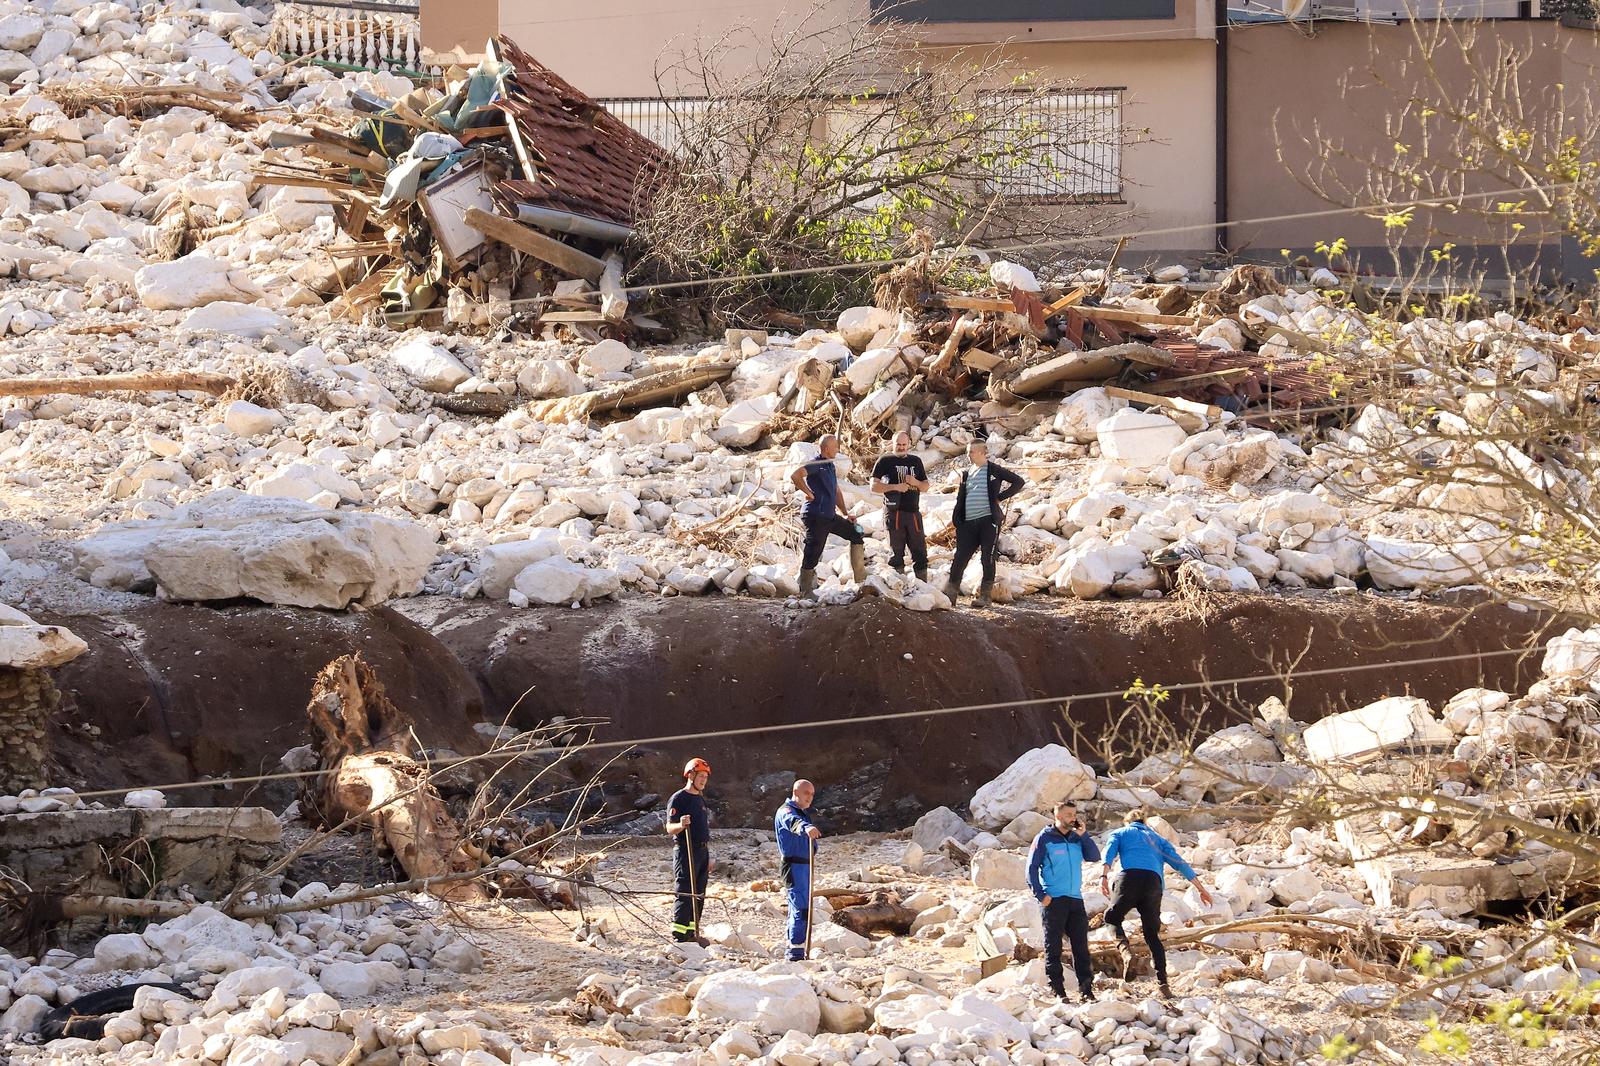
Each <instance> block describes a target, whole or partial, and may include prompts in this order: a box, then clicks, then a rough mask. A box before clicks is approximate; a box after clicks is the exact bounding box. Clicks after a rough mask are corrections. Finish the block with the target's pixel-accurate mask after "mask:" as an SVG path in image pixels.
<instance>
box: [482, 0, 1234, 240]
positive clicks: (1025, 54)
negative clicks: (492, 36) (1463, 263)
mask: <svg viewBox="0 0 1600 1066" xmlns="http://www.w3.org/2000/svg"><path fill="white" fill-rule="evenodd" d="M797 6H799V5H795V4H794V3H793V0H749V2H742V3H741V2H738V0H725V4H724V5H720V6H718V8H717V9H716V10H709V11H708V10H695V9H693V7H692V5H687V4H681V5H680V4H678V3H675V2H673V0H652V2H645V0H587V2H584V3H579V2H576V0H538V2H537V3H536V2H534V0H500V27H501V32H503V33H505V34H507V35H508V36H510V37H511V38H512V39H513V40H515V41H516V42H517V43H518V44H519V45H521V46H522V47H523V48H525V49H527V50H528V51H529V52H531V53H532V54H533V55H535V56H537V57H538V58H539V60H540V61H541V62H543V63H546V64H548V65H549V66H551V67H552V68H553V69H554V70H555V71H556V72H557V73H558V74H560V75H561V76H562V77H564V78H566V79H568V80H569V81H571V82H572V83H573V84H574V85H576V86H577V87H578V88H580V89H582V90H583V91H584V92H586V93H588V94H589V95H591V96H595V97H599V98H618V97H624V98H625V97H651V96H656V95H657V94H658V92H660V91H663V89H664V91H666V92H667V93H668V94H675V95H685V96H692V95H700V94H699V93H697V92H696V87H695V86H694V85H693V84H692V83H688V82H684V81H683V80H681V79H675V78H673V77H671V76H670V74H671V72H670V71H669V72H668V76H666V77H665V78H664V79H663V81H662V82H660V83H658V80H657V72H658V69H661V68H669V67H670V66H671V63H672V59H673V58H674V57H675V56H679V55H682V54H683V53H684V52H685V51H686V50H689V49H693V48H694V47H695V46H696V45H697V44H704V43H714V42H719V41H723V40H727V41H728V42H730V45H729V47H726V48H724V49H723V50H722V51H721V54H720V59H721V62H720V64H719V67H720V69H721V70H723V71H724V72H727V73H730V74H737V73H739V72H740V71H748V70H749V69H750V68H751V67H752V66H753V65H754V64H756V63H757V62H759V61H760V60H761V59H763V58H766V57H769V56H770V50H764V49H763V42H770V41H771V40H772V39H773V38H774V37H777V36H780V35H783V34H786V33H788V32H790V31H791V30H792V29H793V28H794V27H795V26H796V25H799V24H800V20H799V18H798V17H797V16H796V15H795V14H794V12H795V10H796V8H797ZM1176 10H1177V18H1175V19H1171V20H1162V21H1141V20H1097V21H1092V22H1089V21H1071V22H1044V23H971V22H961V23H938V24H934V23H925V24H919V25H917V26H915V27H914V28H911V30H910V32H911V33H912V35H913V36H914V38H915V41H916V46H917V47H918V48H920V49H921V50H922V51H923V53H924V54H925V55H926V56H929V57H935V58H938V57H949V56H956V55H957V53H958V52H961V51H963V50H967V49H970V48H981V47H986V46H992V45H994V46H996V47H998V49H999V51H1000V53H1001V54H1002V55H1003V56H1004V57H1005V58H1006V59H1007V60H1010V61H1012V62H1014V63H1015V64H1017V65H1019V66H1020V67H1021V68H1024V69H1028V70H1034V71H1037V72H1038V73H1039V74H1040V75H1041V76H1042V77H1043V78H1044V79H1046V80H1047V81H1050V82H1054V83H1058V84H1060V85H1062V86H1064V87H1066V86H1078V87H1085V88H1087V87H1097V88H1113V87H1114V88H1122V89H1124V90H1125V92H1124V95H1123V101H1124V111H1123V114H1124V121H1125V123H1126V125H1128V126H1129V127H1130V128H1132V129H1134V130H1137V131H1139V132H1138V134H1137V139H1138V140H1139V141H1140V142H1141V143H1139V144H1138V145H1137V146H1135V147H1133V148H1131V149H1129V150H1128V151H1127V152H1125V153H1124V156H1123V177H1124V189H1125V193H1124V195H1125V198H1126V200H1127V203H1126V204H1125V205H1108V206H1106V207H1105V208H1096V209H1095V210H1096V211H1097V212H1103V213H1105V214H1106V215H1107V216H1108V217H1109V216H1110V215H1111V214H1113V213H1114V214H1115V215H1116V216H1118V217H1119V219H1120V218H1121V217H1122V216H1126V218H1125V219H1123V220H1121V221H1118V222H1117V223H1116V225H1115V226H1114V227H1113V228H1114V229H1115V230H1117V231H1119V232H1120V231H1122V230H1124V229H1140V230H1142V229H1163V230H1166V229H1172V228H1175V227H1195V226H1204V225H1206V224H1208V223H1210V222H1211V221H1212V220H1213V218H1214V212H1215V201H1216V189H1215V183H1214V181H1213V176H1214V164H1213V158H1214V143H1215V135H1216V126H1215V108H1214V101H1213V95H1212V94H1213V86H1214V67H1213V62H1214V53H1215V47H1216V46H1215V42H1214V40H1213V39H1212V38H1213V36H1214V34H1213V28H1212V23H1211V11H1212V5H1211V4H1210V3H1209V2H1206V0H1180V2H1179V3H1178V4H1177V6H1176ZM867 15H868V3H867V0H827V4H826V6H825V7H824V8H823V9H821V10H820V11H818V12H816V13H813V14H812V15H810V16H809V20H808V21H807V23H806V24H807V25H808V26H810V27H812V28H820V27H827V26H834V25H841V24H844V23H846V22H848V21H850V20H863V19H865V18H866V17H867ZM1134 38H1138V39H1134ZM1000 41H1004V42H1006V43H1005V44H1003V45H996V42H1000ZM764 51H765V55H763V52H764ZM1213 243H1214V236H1213V234H1212V233H1211V232H1210V231H1209V230H1205V229H1194V230H1190V231H1187V232H1183V233H1177V234H1164V235H1162V236H1159V237H1153V238H1150V239H1145V240H1139V241H1135V242H1133V243H1131V244H1130V246H1129V250H1128V252H1126V253H1125V254H1134V253H1140V252H1144V253H1149V254H1155V253H1157V252H1158V251H1160V250H1168V249H1179V250H1187V251H1190V252H1195V251H1203V250H1205V249H1209V248H1210V247H1212V245H1213Z"/></svg>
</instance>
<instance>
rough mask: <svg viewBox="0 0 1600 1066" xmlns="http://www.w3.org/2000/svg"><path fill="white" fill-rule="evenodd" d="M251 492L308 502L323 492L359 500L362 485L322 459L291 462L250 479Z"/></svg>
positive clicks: (346, 498) (255, 494)
mask: <svg viewBox="0 0 1600 1066" xmlns="http://www.w3.org/2000/svg"><path fill="white" fill-rule="evenodd" d="M246 491H248V492H249V494H250V495H252V496H266V497H271V498H274V499H284V500H299V501H301V502H307V501H310V500H313V499H316V498H317V497H318V496H320V495H322V494H323V493H324V492H331V493H332V494H333V495H335V496H337V497H339V498H340V499H341V500H350V501H359V500H360V499H361V496H362V494H361V486H360V485H357V484H356V483H355V482H354V481H351V480H350V479H349V478H347V477H345V476H344V475H342V474H340V473H338V472H337V471H335V470H334V469H333V468H331V467H328V466H324V465H322V464H321V463H290V464H289V465H288V466H286V467H284V468H283V469H282V470H278V471H275V472H273V473H271V474H268V475H267V476H266V477H263V478H261V479H259V480H257V481H253V482H251V483H250V486H249V488H248V489H247V490H246Z"/></svg>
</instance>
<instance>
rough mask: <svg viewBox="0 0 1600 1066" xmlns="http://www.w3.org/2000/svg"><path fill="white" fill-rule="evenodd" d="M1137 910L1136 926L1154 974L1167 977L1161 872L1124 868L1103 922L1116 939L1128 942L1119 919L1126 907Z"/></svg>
mask: <svg viewBox="0 0 1600 1066" xmlns="http://www.w3.org/2000/svg"><path fill="white" fill-rule="evenodd" d="M1133 910H1136V911H1138V912H1139V926H1140V928H1141V929H1142V930H1143V931H1144V942H1145V944H1146V945H1147V946H1148V947H1149V948H1150V961H1151V962H1153V963H1155V967H1156V977H1157V979H1159V980H1161V981H1165V980H1166V979H1167V949H1166V948H1165V947H1164V946H1163V945H1162V943H1161V875H1160V874H1158V873H1156V872H1155V871H1154V870H1124V871H1123V872H1122V879H1121V880H1120V881H1118V882H1117V895H1116V898H1115V899H1113V900H1112V901H1111V909H1110V910H1108V911H1106V924H1107V925H1108V926H1110V927H1111V930H1112V932H1114V933H1116V934H1117V939H1118V940H1120V941H1122V942H1123V943H1124V944H1126V943H1127V942H1128V938H1127V936H1126V935H1125V934H1124V933H1123V931H1122V919H1123V918H1126V917H1127V915H1128V912H1129V911H1133Z"/></svg>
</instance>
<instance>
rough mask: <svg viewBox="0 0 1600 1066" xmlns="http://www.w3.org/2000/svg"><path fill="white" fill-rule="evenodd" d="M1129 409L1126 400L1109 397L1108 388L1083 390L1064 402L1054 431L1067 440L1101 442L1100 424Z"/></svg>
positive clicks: (1057, 412) (1082, 442)
mask: <svg viewBox="0 0 1600 1066" xmlns="http://www.w3.org/2000/svg"><path fill="white" fill-rule="evenodd" d="M1127 406H1128V401H1127V400H1124V399H1121V398H1118V397H1114V396H1108V395H1107V394H1106V390H1105V389H1083V390H1081V391H1079V392H1075V393H1073V394H1072V395H1071V396H1068V397H1067V398H1066V399H1064V400H1062V401H1061V407H1060V408H1059V409H1058V410H1057V411H1056V417H1055V421H1054V422H1053V423H1051V428H1052V429H1054V430H1055V431H1056V432H1057V433H1059V434H1061V436H1062V437H1063V438H1065V439H1066V440H1069V441H1073V442H1075V443H1078V444H1088V443H1089V442H1090V441H1092V440H1097V439H1099V438H1098V435H1097V431H1096V427H1097V426H1099V425H1100V423H1101V422H1104V421H1105V420H1106V419H1108V418H1110V417H1111V416H1112V415H1113V414H1115V413H1116V412H1117V411H1120V410H1123V409H1124V408H1126V407H1127Z"/></svg>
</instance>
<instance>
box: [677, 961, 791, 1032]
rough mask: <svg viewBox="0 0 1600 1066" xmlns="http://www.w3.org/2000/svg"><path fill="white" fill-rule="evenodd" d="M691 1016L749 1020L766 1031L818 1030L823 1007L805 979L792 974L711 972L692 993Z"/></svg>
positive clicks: (730, 1020) (732, 971) (718, 1019)
mask: <svg viewBox="0 0 1600 1066" xmlns="http://www.w3.org/2000/svg"><path fill="white" fill-rule="evenodd" d="M693 1017H695V1018H697V1019H704V1020H707V1021H720V1022H735V1023H737V1022H749V1023H751V1024H755V1025H760V1026H762V1027H763V1028H765V1029H766V1030H767V1031H768V1032H769V1033H787V1032H789V1031H790V1030H796V1031H799V1032H801V1033H805V1034H807V1035H813V1034H815V1033H816V1031H817V1025H818V1023H819V1022H820V1021H821V1020H822V1008H821V1006H820V1005H819V1004H818V1002H817V994H816V992H814V991H813V990H812V988H811V985H810V983H809V982H807V981H806V980H805V979H804V978H801V977H795V976H794V975H792V974H767V973H748V972H746V971H743V970H725V971H723V972H721V973H714V974H712V975H711V976H710V977H707V978H706V979H705V980H704V981H703V982H701V984H700V990H699V991H698V992H696V993H695V997H694V1010H693Z"/></svg>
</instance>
